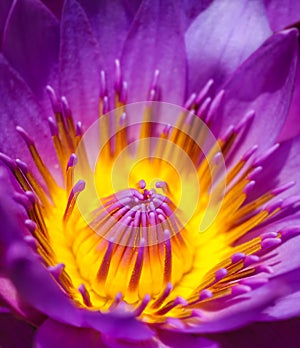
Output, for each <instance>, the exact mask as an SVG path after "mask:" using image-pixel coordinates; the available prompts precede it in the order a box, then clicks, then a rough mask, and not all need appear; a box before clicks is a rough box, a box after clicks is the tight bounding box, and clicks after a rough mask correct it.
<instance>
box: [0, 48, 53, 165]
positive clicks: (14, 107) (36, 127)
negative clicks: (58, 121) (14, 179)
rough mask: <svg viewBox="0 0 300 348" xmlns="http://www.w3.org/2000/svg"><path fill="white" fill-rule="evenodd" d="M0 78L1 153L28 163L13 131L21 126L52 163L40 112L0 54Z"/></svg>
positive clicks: (22, 146) (46, 126)
mask: <svg viewBox="0 0 300 348" xmlns="http://www.w3.org/2000/svg"><path fill="white" fill-rule="evenodd" d="M0 76H1V79H0V95H1V98H0V109H1V117H0V129H1V132H0V151H2V152H5V153H7V154H9V155H10V156H14V157H19V158H20V157H21V159H22V160H23V161H29V162H30V161H31V160H30V158H31V157H30V156H29V152H27V150H24V147H25V144H24V142H23V140H22V139H21V137H20V136H19V135H18V134H17V132H16V129H15V128H16V126H17V125H20V126H23V127H24V128H25V129H26V130H27V131H28V132H29V133H30V134H31V135H32V137H33V139H34V140H36V142H37V145H38V148H39V149H43V151H44V152H43V153H45V154H47V158H48V159H49V163H54V162H55V161H56V160H55V155H54V150H53V146H52V144H51V140H50V135H49V130H48V124H47V122H46V120H45V119H43V116H44V115H43V112H42V109H41V108H40V106H39V105H38V103H37V102H36V99H35V97H34V96H33V94H32V92H31V91H30V90H29V88H28V86H27V85H26V84H25V82H24V81H23V80H22V79H21V78H20V76H19V75H18V74H17V73H16V72H15V71H14V70H13V69H12V68H11V67H10V66H9V64H8V63H7V61H6V60H5V58H3V56H2V55H0ZM45 116H46V115H45ZM7 139H10V141H7Z"/></svg>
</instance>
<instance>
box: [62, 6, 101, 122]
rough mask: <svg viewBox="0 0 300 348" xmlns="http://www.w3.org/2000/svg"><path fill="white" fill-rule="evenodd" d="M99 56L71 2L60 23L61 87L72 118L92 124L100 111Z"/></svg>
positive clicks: (83, 16) (84, 20)
mask: <svg viewBox="0 0 300 348" xmlns="http://www.w3.org/2000/svg"><path fill="white" fill-rule="evenodd" d="M100 66H101V65H100V53H99V47H98V43H97V41H96V39H95V37H94V35H93V32H92V29H91V27H90V24H89V22H88V18H87V16H86V14H85V12H84V10H83V9H82V7H81V6H80V5H79V4H78V3H77V2H76V1H74V0H67V1H66V2H65V5H64V9H63V14H62V23H61V46H60V86H61V92H62V94H63V95H65V96H66V97H67V99H68V101H69V103H70V107H71V109H72V111H73V114H74V117H75V118H76V119H77V120H78V119H82V120H84V121H85V125H87V124H89V123H91V122H93V121H95V120H96V119H97V117H98V110H99V93H100Z"/></svg>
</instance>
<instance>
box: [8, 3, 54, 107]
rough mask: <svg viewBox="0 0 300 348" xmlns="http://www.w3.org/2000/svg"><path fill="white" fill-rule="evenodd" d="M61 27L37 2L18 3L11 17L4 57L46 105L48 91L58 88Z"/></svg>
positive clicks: (45, 8)
mask: <svg viewBox="0 0 300 348" xmlns="http://www.w3.org/2000/svg"><path fill="white" fill-rule="evenodd" d="M58 50H59V27H58V22H57V20H56V19H55V17H54V16H53V14H52V13H51V12H50V11H49V10H48V9H47V7H45V6H44V5H43V4H42V3H41V2H39V1H36V0H23V1H17V2H16V5H15V6H14V8H13V11H12V13H11V16H10V19H9V22H8V25H7V29H6V33H5V38H4V41H3V54H4V56H5V57H6V58H7V60H8V61H9V62H10V63H11V65H12V66H13V67H14V68H15V69H16V70H17V71H18V72H19V73H20V75H21V76H22V77H23V79H24V80H25V82H26V83H27V84H28V86H29V87H30V88H31V89H32V91H33V92H34V93H35V95H36V96H37V97H38V98H39V100H40V101H43V102H44V105H49V101H48V97H47V95H46V90H45V87H46V85H47V84H51V85H53V86H54V87H57V73H58Z"/></svg>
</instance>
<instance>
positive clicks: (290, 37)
mask: <svg viewBox="0 0 300 348" xmlns="http://www.w3.org/2000/svg"><path fill="white" fill-rule="evenodd" d="M297 39H298V32H297V30H295V29H292V30H288V31H284V32H281V33H278V34H275V35H273V36H272V37H271V38H270V39H268V40H267V41H266V42H265V43H264V44H263V45H262V46H261V47H260V48H259V49H258V50H257V51H256V52H254V53H253V54H252V55H251V56H250V58H249V59H247V60H246V61H245V62H244V63H243V64H242V65H241V66H240V67H239V68H238V69H237V70H236V72H235V73H234V74H233V75H232V77H231V79H230V80H229V81H228V82H227V83H226V85H225V87H224V88H225V91H226V92H225V101H224V110H223V116H222V117H219V118H218V119H217V120H215V121H216V123H215V124H214V125H213V127H214V129H215V132H217V129H223V132H224V131H225V129H227V128H228V127H229V126H230V125H236V124H238V122H239V121H240V120H241V119H242V117H243V116H244V115H245V114H247V113H248V112H249V111H251V110H254V111H255V112H256V114H255V118H254V120H253V122H252V124H251V125H250V128H249V130H248V132H247V134H245V135H244V134H243V142H242V146H240V148H239V151H238V152H237V154H241V153H242V152H244V153H245V151H247V150H249V148H250V147H252V146H253V145H254V144H257V145H258V146H259V151H262V150H264V149H266V148H268V147H270V146H271V145H273V144H274V142H275V140H276V139H277V138H278V134H279V133H280V131H281V129H282V126H283V124H284V122H285V118H286V116H287V112H288V108H289V105H290V101H291V96H292V91H293V84H294V78H295V72H296V65H297V54H298V41H297ZM270 57H272V59H270Z"/></svg>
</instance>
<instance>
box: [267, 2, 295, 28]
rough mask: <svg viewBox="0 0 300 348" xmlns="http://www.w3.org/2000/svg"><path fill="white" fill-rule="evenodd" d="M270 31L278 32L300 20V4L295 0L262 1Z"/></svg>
mask: <svg viewBox="0 0 300 348" xmlns="http://www.w3.org/2000/svg"><path fill="white" fill-rule="evenodd" d="M264 2H265V5H266V9H267V15H268V18H269V21H270V26H271V28H272V30H274V31H278V30H282V29H284V28H286V27H287V26H289V25H292V24H295V23H296V22H298V21H299V20H300V2H299V1H295V0H284V1H282V0H264Z"/></svg>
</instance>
